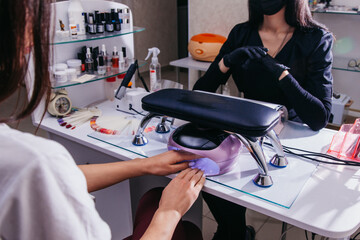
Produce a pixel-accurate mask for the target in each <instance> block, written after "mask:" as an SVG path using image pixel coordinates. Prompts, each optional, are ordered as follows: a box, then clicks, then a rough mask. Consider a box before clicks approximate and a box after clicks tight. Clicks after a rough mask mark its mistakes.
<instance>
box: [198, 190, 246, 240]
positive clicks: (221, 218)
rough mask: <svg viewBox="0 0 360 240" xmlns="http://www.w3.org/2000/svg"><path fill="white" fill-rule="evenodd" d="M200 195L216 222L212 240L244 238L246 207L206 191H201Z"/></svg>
mask: <svg viewBox="0 0 360 240" xmlns="http://www.w3.org/2000/svg"><path fill="white" fill-rule="evenodd" d="M202 196H203V199H204V200H205V202H206V203H207V204H208V206H209V209H210V211H211V213H212V214H213V216H214V218H215V220H216V222H217V223H218V228H217V230H216V233H215V235H214V237H213V239H212V240H233V239H239V240H245V239H246V224H245V223H246V221H245V211H246V208H244V207H242V206H240V205H237V204H235V203H232V202H229V201H226V200H224V199H222V198H218V197H216V196H214V195H211V194H209V193H206V192H202Z"/></svg>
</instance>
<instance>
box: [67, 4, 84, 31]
mask: <svg viewBox="0 0 360 240" xmlns="http://www.w3.org/2000/svg"><path fill="white" fill-rule="evenodd" d="M83 12H84V9H83V7H82V5H81V2H80V0H70V3H69V7H68V17H69V25H75V26H76V29H77V35H84V34H85V33H86V30H85V19H84V16H83Z"/></svg>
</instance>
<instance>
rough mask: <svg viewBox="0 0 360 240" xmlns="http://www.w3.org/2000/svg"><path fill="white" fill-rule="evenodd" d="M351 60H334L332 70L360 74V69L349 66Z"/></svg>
mask: <svg viewBox="0 0 360 240" xmlns="http://www.w3.org/2000/svg"><path fill="white" fill-rule="evenodd" d="M350 60H351V59H346V58H334V62H333V66H332V69H334V70H341V71H348V72H357V73H360V67H349V66H348V64H349V61H350Z"/></svg>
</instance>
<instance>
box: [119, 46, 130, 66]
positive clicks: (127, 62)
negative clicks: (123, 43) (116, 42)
mask: <svg viewBox="0 0 360 240" xmlns="http://www.w3.org/2000/svg"><path fill="white" fill-rule="evenodd" d="M121 50H122V52H123V57H124V62H125V65H124V67H126V68H127V67H129V58H128V57H127V56H126V47H122V48H121Z"/></svg>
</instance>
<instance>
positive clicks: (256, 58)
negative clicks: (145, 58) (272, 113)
mask: <svg viewBox="0 0 360 240" xmlns="http://www.w3.org/2000/svg"><path fill="white" fill-rule="evenodd" d="M261 2H265V3H267V2H277V0H276V1H271V0H268V1H262V0H250V1H249V5H250V21H249V22H246V23H241V24H238V25H236V26H235V27H234V28H233V29H232V30H231V32H230V34H229V36H228V39H227V41H226V42H225V43H224V45H223V47H222V48H221V50H220V53H219V55H218V56H217V57H216V59H215V61H214V62H213V63H212V64H211V66H210V68H209V69H208V71H207V72H206V73H205V75H204V76H203V77H202V78H200V79H199V80H198V81H197V82H196V84H195V86H194V89H199V90H205V91H211V92H215V91H216V89H217V88H218V87H219V85H220V84H225V83H226V81H227V80H228V78H229V76H230V75H232V77H233V79H234V81H235V83H236V86H237V88H238V90H239V91H240V92H243V93H244V97H245V98H249V99H255V100H261V101H265V102H272V103H277V104H281V105H285V106H286V108H287V109H288V111H289V120H292V121H297V122H303V123H306V124H307V125H308V126H309V127H310V128H311V129H312V130H319V129H321V128H323V127H324V126H326V124H327V123H328V120H329V117H330V112H331V95H332V75H331V65H332V52H331V48H332V44H333V35H332V34H331V33H329V32H327V31H326V29H325V28H323V27H322V26H321V25H316V23H315V22H309V23H308V24H309V25H308V26H307V25H305V26H302V25H299V23H296V22H294V20H292V19H291V17H292V15H294V13H295V12H296V11H294V13H292V12H291V13H287V8H288V6H289V5H294V4H295V3H298V2H303V3H304V4H306V3H305V2H306V1H305V0H300V1H299V0H288V1H286V2H287V4H286V7H285V8H282V9H281V10H280V11H279V12H277V13H276V14H274V15H265V16H263V15H261V17H263V19H264V20H265V21H261V22H259V20H258V19H254V20H252V18H251V17H252V16H251V15H252V14H255V15H258V14H259V13H258V12H255V13H252V12H251V7H253V8H257V7H258V6H257V5H260V3H261ZM279 2H283V1H281V0H280V1H279ZM269 4H272V3H269ZM260 6H261V5H260ZM303 7H304V8H306V9H303V11H308V7H307V6H306V7H305V6H303ZM293 8H294V7H292V9H293ZM289 11H290V10H289ZM260 13H261V11H260ZM284 14H287V15H289V17H290V21H289V22H288V21H285V19H286V18H283V21H282V22H281V21H279V20H278V19H276V18H277V16H275V15H282V16H284ZM308 14H309V17H311V16H310V12H308ZM255 17H259V16H254V18H255ZM293 17H295V16H293ZM267 18H270V19H271V18H273V19H274V18H275V19H274V20H275V21H274V26H273V25H272V22H271V20H270V21H266V20H267ZM264 48H267V49H268V52H266V49H264ZM280 64H282V65H280ZM221 67H223V68H225V70H224V71H222V68H221Z"/></svg>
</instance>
